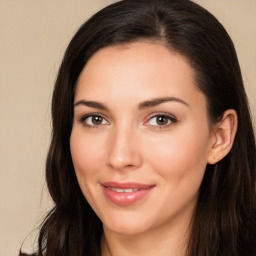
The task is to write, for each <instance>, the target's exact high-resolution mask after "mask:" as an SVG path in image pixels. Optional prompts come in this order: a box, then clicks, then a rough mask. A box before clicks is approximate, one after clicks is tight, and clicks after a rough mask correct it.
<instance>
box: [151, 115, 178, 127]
mask: <svg viewBox="0 0 256 256" xmlns="http://www.w3.org/2000/svg"><path fill="white" fill-rule="evenodd" d="M176 122H177V119H176V118H175V117H174V116H172V115H167V114H162V115H161V114H159V115H155V116H153V117H151V118H150V119H149V121H148V122H147V125H150V126H155V127H161V126H163V127H168V126H169V125H171V124H173V123H176Z"/></svg>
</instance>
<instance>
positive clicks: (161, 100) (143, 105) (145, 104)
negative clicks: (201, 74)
mask: <svg viewBox="0 0 256 256" xmlns="http://www.w3.org/2000/svg"><path fill="white" fill-rule="evenodd" d="M167 101H175V102H179V103H182V104H184V105H186V106H188V103H186V102H185V101H183V100H181V99H178V98H175V97H162V98H154V99H151V100H147V101H144V102H142V103H140V104H139V107H138V108H139V109H144V108H150V107H155V106H157V105H160V104H162V103H165V102H167Z"/></svg>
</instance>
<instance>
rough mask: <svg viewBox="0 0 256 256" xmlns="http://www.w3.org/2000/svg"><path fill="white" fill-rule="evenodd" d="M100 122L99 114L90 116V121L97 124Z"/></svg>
mask: <svg viewBox="0 0 256 256" xmlns="http://www.w3.org/2000/svg"><path fill="white" fill-rule="evenodd" d="M101 122H102V117H100V116H94V117H93V118H92V123H93V124H95V125H99V124H101Z"/></svg>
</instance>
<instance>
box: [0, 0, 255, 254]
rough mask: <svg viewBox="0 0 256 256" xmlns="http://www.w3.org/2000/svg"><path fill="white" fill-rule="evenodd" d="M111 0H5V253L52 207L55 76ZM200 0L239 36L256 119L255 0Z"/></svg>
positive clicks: (0, 88) (0, 61) (0, 22)
mask: <svg viewBox="0 0 256 256" xmlns="http://www.w3.org/2000/svg"><path fill="white" fill-rule="evenodd" d="M110 2H113V1H110V0H108V1H107V0H84V1H81V0H75V1H71V0H69V1H68V0H61V1H60V0H58V1H57V0H0V159H1V161H0V207H1V209H0V256H12V255H17V253H18V250H19V246H20V245H21V243H22V241H23V240H24V238H25V237H26V235H28V234H29V232H30V231H31V230H32V229H34V228H36V227H37V225H38V224H39V223H40V219H41V218H42V216H43V214H44V213H45V212H46V210H47V209H48V208H49V207H50V205H51V201H50V198H49V197H48V194H47V190H46V188H45V181H44V163H45V158H46V153H47V148H48V145H49V138H50V100H51V92H52V87H53V83H54V79H55V77H56V73H57V70H58V66H59V63H60V60H61V57H62V54H63V51H64V50H65V47H66V46H67V43H68V42H69V40H70V39H71V36H72V35H73V34H74V32H75V31H76V29H77V28H78V27H79V26H80V25H81V24H82V22H83V21H84V20H86V19H87V18H88V17H89V16H90V15H91V14H93V13H94V12H95V11H97V10H98V9H100V8H101V7H103V6H105V5H106V4H108V3H110ZM197 2H199V3H200V4H202V5H203V6H204V7H206V8H207V9H208V10H209V11H211V12H212V13H213V14H215V16H216V17H217V18H219V20H220V21H221V22H222V23H223V24H224V26H225V27H226V29H227V30H228V31H229V33H230V35H231V37H232V38H233V41H234V43H235V46H236V49H237V53H238V57H239V60H240V64H241V68H242V72H243V76H244V81H245V85H246V90H247V92H248V95H249V99H250V103H251V106H252V110H253V113H254V118H255V115H256V76H255V71H256V70H255V66H256V47H255V46H256V0H198V1H197ZM27 241H29V240H27ZM27 244H28V242H27ZM25 246H26V245H25Z"/></svg>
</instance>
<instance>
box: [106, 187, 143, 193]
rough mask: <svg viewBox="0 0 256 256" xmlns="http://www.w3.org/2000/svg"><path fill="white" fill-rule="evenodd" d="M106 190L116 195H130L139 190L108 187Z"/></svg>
mask: <svg viewBox="0 0 256 256" xmlns="http://www.w3.org/2000/svg"><path fill="white" fill-rule="evenodd" d="M108 189H111V190H113V191H115V192H117V193H132V192H136V191H138V190H139V189H138V188H136V189H132V188H128V189H121V188H111V187H108Z"/></svg>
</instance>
